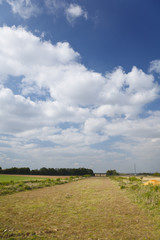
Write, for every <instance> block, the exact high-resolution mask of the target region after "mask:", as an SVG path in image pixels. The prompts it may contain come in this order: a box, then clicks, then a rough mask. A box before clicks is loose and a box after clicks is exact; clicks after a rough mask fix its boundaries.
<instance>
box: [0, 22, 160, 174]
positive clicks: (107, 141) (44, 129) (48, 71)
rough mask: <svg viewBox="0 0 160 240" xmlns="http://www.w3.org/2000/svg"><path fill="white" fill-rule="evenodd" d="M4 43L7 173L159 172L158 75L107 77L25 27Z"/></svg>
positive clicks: (10, 30) (2, 145) (1, 94)
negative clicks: (16, 169) (152, 107)
mask: <svg viewBox="0 0 160 240" xmlns="http://www.w3.org/2000/svg"><path fill="white" fill-rule="evenodd" d="M0 36H1V37H0V106H1V108H0V122H1V125H0V133H1V140H0V152H1V155H0V163H1V165H2V167H9V166H11V165H12V166H14V165H16V166H22V165H23V166H24V165H27V166H30V167H33V168H34V167H42V166H47V167H51V166H52V167H73V166H78V165H77V164H79V166H85V167H91V168H93V169H95V170H97V171H102V170H103V169H104V166H106V168H108V167H114V168H115V166H117V167H118V169H119V170H120V171H123V170H124V171H125V170H126V171H127V169H128V170H129V168H130V167H131V165H132V164H133V161H137V163H139V168H140V170H141V171H145V169H146V171H147V169H149V168H152V170H153V171H154V170H155V169H154V167H152V166H153V165H155V166H157V161H158V157H157V156H159V154H160V150H159V148H157V146H158V144H159V142H160V131H159V129H160V112H159V111H154V112H153V111H149V109H147V108H146V106H148V105H149V104H150V103H151V102H153V101H154V100H156V99H158V98H159V91H160V87H159V85H158V82H156V81H155V78H154V75H153V74H152V73H145V72H143V70H141V69H138V68H137V67H136V66H134V67H133V68H132V69H131V71H130V72H128V73H126V72H125V71H124V70H123V68H122V67H117V68H115V69H114V70H113V71H112V72H110V73H108V72H107V73H106V75H102V74H101V73H98V72H94V71H91V70H89V69H87V68H86V67H85V66H84V65H83V64H82V62H81V58H80V54H79V53H78V52H75V51H74V49H73V48H72V47H71V46H70V44H69V43H68V42H58V43H57V44H55V45H53V44H52V43H50V42H47V41H44V40H42V39H41V38H39V37H37V36H35V35H34V34H33V33H31V32H29V31H27V30H26V29H24V28H22V27H21V26H20V27H15V26H13V27H7V26H4V27H1V28H0ZM24 46H25V47H24ZM159 66H160V65H159V62H158V60H156V62H155V61H153V62H152V63H151V67H150V70H151V71H156V72H158V73H159V69H160V67H159ZM112 139H114V141H113V140H112ZM142 153H143V154H142ZM28 159H29V160H28ZM131 170H132V169H131Z"/></svg>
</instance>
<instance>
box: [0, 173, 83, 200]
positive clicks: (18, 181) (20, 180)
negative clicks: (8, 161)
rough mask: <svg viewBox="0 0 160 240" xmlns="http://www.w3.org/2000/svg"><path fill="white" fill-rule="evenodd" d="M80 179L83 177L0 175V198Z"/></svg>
mask: <svg viewBox="0 0 160 240" xmlns="http://www.w3.org/2000/svg"><path fill="white" fill-rule="evenodd" d="M82 178H84V177H78V176H70V177H64V176H58V177H57V176H56V177H53V176H18V175H17V176H15V175H0V196H1V195H7V194H13V193H17V192H22V191H27V190H35V189H38V188H44V187H51V186H54V185H58V184H65V183H68V182H71V181H76V180H79V179H82Z"/></svg>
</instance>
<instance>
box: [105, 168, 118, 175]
mask: <svg viewBox="0 0 160 240" xmlns="http://www.w3.org/2000/svg"><path fill="white" fill-rule="evenodd" d="M115 175H119V173H118V172H117V171H116V170H115V169H114V170H108V171H107V172H106V176H115Z"/></svg>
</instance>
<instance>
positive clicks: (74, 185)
mask: <svg viewBox="0 0 160 240" xmlns="http://www.w3.org/2000/svg"><path fill="white" fill-rule="evenodd" d="M132 180H133V179H132ZM133 182H134V181H133ZM136 182H138V181H136ZM0 206H1V210H0V239H7V240H23V239H28V240H40V239H41V240H42V239H43V240H65V239H66V240H78V239H79V240H98V239H99V240H107V239H108V240H120V239H123V240H130V239H138V240H144V239H145V240H147V239H148V240H149V239H150V240H153V239H154V240H159V239H160V231H159V226H158V223H159V222H160V216H159V214H158V218H157V219H156V220H157V221H155V218H154V216H149V215H148V212H147V211H146V210H145V209H141V208H140V207H139V206H138V205H136V204H134V203H133V202H131V201H130V199H129V198H128V192H127V191H126V192H125V191H122V190H121V189H120V188H119V187H118V186H117V184H114V182H113V181H111V180H110V178H107V177H97V178H96V177H94V178H93V177H92V178H86V179H84V180H83V181H76V182H74V181H72V182H71V183H70V184H63V185H56V186H54V187H50V188H43V189H38V190H35V191H26V192H19V193H17V194H12V195H5V196H0ZM158 220H159V221H158ZM156 222H157V223H156Z"/></svg>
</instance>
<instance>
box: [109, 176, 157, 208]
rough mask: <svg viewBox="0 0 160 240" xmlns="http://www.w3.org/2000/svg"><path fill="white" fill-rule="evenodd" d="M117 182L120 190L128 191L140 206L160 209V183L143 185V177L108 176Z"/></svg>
mask: <svg viewBox="0 0 160 240" xmlns="http://www.w3.org/2000/svg"><path fill="white" fill-rule="evenodd" d="M110 178H111V179H112V180H114V181H117V182H118V183H119V187H120V189H122V190H126V191H128V192H130V195H131V197H132V200H133V201H134V202H136V203H138V204H140V205H141V206H143V207H145V208H147V209H150V210H153V209H156V210H160V185H153V184H148V185H146V186H145V185H144V183H143V178H137V177H135V176H132V177H129V178H128V177H120V176H119V177H110Z"/></svg>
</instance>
